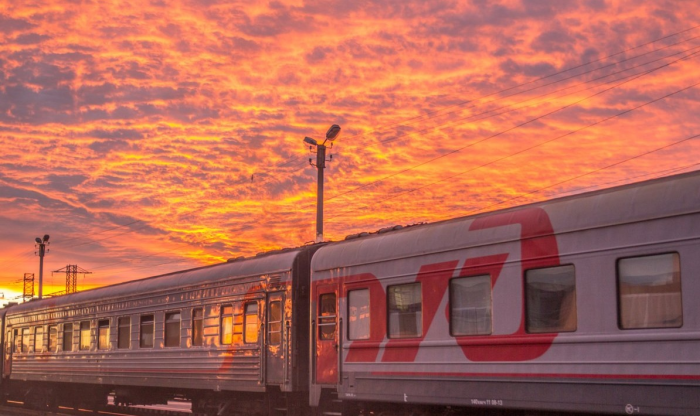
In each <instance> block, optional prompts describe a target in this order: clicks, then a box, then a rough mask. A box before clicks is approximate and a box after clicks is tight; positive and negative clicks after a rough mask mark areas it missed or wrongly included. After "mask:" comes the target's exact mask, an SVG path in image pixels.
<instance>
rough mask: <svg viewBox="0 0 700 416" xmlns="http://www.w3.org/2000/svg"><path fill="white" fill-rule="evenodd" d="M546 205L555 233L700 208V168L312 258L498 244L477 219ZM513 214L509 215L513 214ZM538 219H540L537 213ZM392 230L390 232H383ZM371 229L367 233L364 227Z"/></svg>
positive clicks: (386, 256)
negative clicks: (476, 225)
mask: <svg viewBox="0 0 700 416" xmlns="http://www.w3.org/2000/svg"><path fill="white" fill-rule="evenodd" d="M528 209H530V210H532V209H541V210H543V211H544V212H546V214H547V215H548V216H549V218H550V220H551V222H552V224H554V227H555V228H554V233H555V234H557V233H561V232H567V231H573V230H578V229H586V228H591V227H600V226H609V225H615V224H621V223H626V222H635V221H644V220H649V219H653V218H658V217H659V216H661V215H664V216H666V215H682V214H684V213H691V212H698V211H699V210H700V171H694V172H690V173H684V174H680V175H674V176H667V177H663V178H657V179H652V180H648V181H643V182H637V183H632V184H627V185H622V186H617V187H612V188H607V189H602V190H597V191H592V192H586V193H581V194H575V195H570V196H565V197H561V198H556V199H551V200H546V201H541V202H536V203H532V204H527V205H520V206H515V207H510V208H506V209H502V210H497V211H490V212H484V213H479V214H475V215H470V216H465V217H459V218H454V219H449V220H445V221H440V222H434V223H430V224H420V225H419V226H414V227H413V226H409V227H404V228H399V227H396V228H399V229H397V230H395V231H394V230H393V228H391V227H387V229H382V230H380V232H377V233H372V234H369V235H361V236H360V235H356V236H360V238H354V237H356V236H352V237H351V238H350V239H347V240H346V241H342V242H338V243H334V244H329V245H326V246H324V247H321V248H320V249H319V250H318V252H317V253H316V255H315V256H314V257H313V259H312V261H311V269H312V271H313V272H320V271H327V270H332V269H339V268H344V267H352V266H356V265H363V264H371V263H378V262H383V261H387V260H391V259H397V258H405V257H412V256H419V255H422V254H426V253H429V252H430V253H433V252H439V251H449V250H453V249H456V248H464V247H474V246H481V245H487V244H493V243H496V242H499V241H502V240H503V235H502V233H501V234H499V233H498V231H495V230H487V231H482V232H480V233H467V232H465V230H468V229H469V225H470V224H471V223H472V222H473V221H475V220H477V219H484V218H487V217H493V216H497V215H499V216H502V217H501V218H504V217H505V219H504V220H503V221H502V222H503V223H505V224H517V223H518V221H517V220H515V217H516V216H517V215H520V213H522V212H524V211H526V210H528ZM509 216H510V218H511V220H510V221H509V220H508V218H509ZM533 218H534V219H533V221H537V218H536V217H533ZM383 231H391V232H383ZM362 234H366V233H362Z"/></svg>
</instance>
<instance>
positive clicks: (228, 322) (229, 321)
mask: <svg viewBox="0 0 700 416" xmlns="http://www.w3.org/2000/svg"><path fill="white" fill-rule="evenodd" d="M232 329H233V306H231V305H224V306H222V307H221V343H222V344H224V345H229V344H231V342H232V341H233V334H232Z"/></svg>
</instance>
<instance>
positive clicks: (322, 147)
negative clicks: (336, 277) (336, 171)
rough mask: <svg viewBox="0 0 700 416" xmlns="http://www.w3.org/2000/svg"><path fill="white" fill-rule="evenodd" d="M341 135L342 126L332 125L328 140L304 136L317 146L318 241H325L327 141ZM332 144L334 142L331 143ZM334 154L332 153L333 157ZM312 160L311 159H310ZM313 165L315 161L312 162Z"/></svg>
mask: <svg viewBox="0 0 700 416" xmlns="http://www.w3.org/2000/svg"><path fill="white" fill-rule="evenodd" d="M339 135H340V126H339V125H337V124H334V125H332V126H331V127H330V128H329V129H328V131H327V132H326V140H324V141H323V143H321V144H319V143H318V141H317V140H315V139H312V138H311V137H308V136H307V137H304V143H308V144H309V145H310V146H309V147H311V146H316V169H317V170H318V179H317V183H316V242H317V243H321V242H323V169H324V168H325V167H326V142H328V141H330V142H333V140H335V139H337V138H338V136H339ZM331 146H332V144H331ZM332 158H333V156H332V155H331V159H332ZM309 162H311V159H309ZM312 165H313V163H312Z"/></svg>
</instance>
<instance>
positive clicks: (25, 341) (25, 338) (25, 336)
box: [22, 328, 29, 352]
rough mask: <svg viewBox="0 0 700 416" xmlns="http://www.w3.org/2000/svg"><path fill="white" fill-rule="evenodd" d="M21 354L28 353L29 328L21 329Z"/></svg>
mask: <svg viewBox="0 0 700 416" xmlns="http://www.w3.org/2000/svg"><path fill="white" fill-rule="evenodd" d="M22 352H29V328H22Z"/></svg>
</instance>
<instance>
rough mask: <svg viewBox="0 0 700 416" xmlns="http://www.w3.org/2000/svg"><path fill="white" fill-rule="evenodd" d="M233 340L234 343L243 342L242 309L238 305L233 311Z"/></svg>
mask: <svg viewBox="0 0 700 416" xmlns="http://www.w3.org/2000/svg"><path fill="white" fill-rule="evenodd" d="M233 342H234V343H236V344H240V343H241V342H243V311H242V310H241V307H240V305H238V306H237V307H236V309H235V310H234V311H233Z"/></svg>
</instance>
